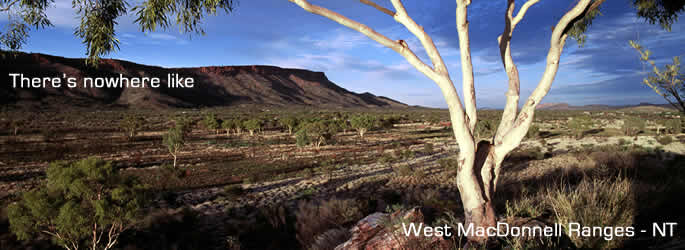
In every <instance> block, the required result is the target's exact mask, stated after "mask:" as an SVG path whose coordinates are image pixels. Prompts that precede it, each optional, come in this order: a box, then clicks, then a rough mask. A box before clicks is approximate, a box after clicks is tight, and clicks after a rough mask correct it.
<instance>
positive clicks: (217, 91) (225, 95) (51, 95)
mask: <svg viewBox="0 0 685 250" xmlns="http://www.w3.org/2000/svg"><path fill="white" fill-rule="evenodd" d="M0 66H1V67H0V73H1V74H2V78H3V79H5V80H4V81H3V82H5V84H2V85H0V103H1V104H19V105H21V104H25V103H28V104H31V105H38V106H44V105H67V106H72V105H73V106H92V105H106V106H128V107H156V108H169V107H186V108H188V107H211V106H232V105H238V104H259V105H272V106H291V105H302V106H315V107H325V108H377V107H390V108H405V107H408V105H406V104H404V103H401V102H398V101H395V100H392V99H390V98H387V97H383V96H376V95H373V94H371V93H368V92H366V93H361V94H359V93H354V92H351V91H348V90H347V89H344V88H342V87H340V86H338V85H336V84H335V83H333V82H331V81H330V80H329V79H328V78H327V77H326V75H325V74H324V73H323V72H314V71H309V70H304V69H287V68H280V67H276V66H264V65H252V66H209V67H192V68H163V67H157V66H148V65H141V64H137V63H133V62H128V61H123V60H115V59H101V60H100V63H99V65H98V66H97V67H93V66H88V65H86V64H85V61H84V59H82V58H64V57H58V56H51V55H45V54H39V53H31V54H29V53H21V52H17V53H5V54H4V56H3V57H2V58H0ZM11 73H20V74H23V75H24V77H41V78H42V77H50V78H53V77H59V78H62V80H61V81H62V82H63V83H64V84H62V86H60V87H59V88H53V87H51V86H47V87H44V88H43V87H40V88H18V87H15V86H13V77H10V74H11ZM169 74H177V75H179V76H181V77H191V78H193V79H194V86H193V87H192V88H169V87H167V75H169ZM120 75H121V77H125V78H129V79H130V78H143V77H148V78H150V77H156V78H159V79H160V80H161V84H160V85H161V86H160V87H159V88H151V87H147V88H135V87H110V88H108V87H103V88H94V87H84V86H83V84H82V82H83V79H84V78H93V79H94V78H96V77H104V78H107V77H110V78H119V77H120ZM65 76H66V77H67V78H69V77H72V78H75V79H76V82H77V83H78V84H77V85H76V87H73V88H70V87H68V86H66V82H67V79H66V78H64V77H65Z"/></svg>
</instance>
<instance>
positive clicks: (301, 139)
mask: <svg viewBox="0 0 685 250" xmlns="http://www.w3.org/2000/svg"><path fill="white" fill-rule="evenodd" d="M309 143H311V140H310V139H309V135H308V134H307V130H306V129H300V130H299V131H297V133H295V145H297V146H298V147H304V146H307V145H309Z"/></svg>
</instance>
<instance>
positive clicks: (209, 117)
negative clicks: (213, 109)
mask: <svg viewBox="0 0 685 250" xmlns="http://www.w3.org/2000/svg"><path fill="white" fill-rule="evenodd" d="M202 125H203V126H204V127H205V128H206V129H207V130H209V131H211V132H215V133H217V134H218V133H219V128H220V126H221V122H220V121H219V120H218V119H217V118H216V115H215V114H214V113H208V114H206V115H205V118H204V119H203V120H202Z"/></svg>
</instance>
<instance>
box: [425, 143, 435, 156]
mask: <svg viewBox="0 0 685 250" xmlns="http://www.w3.org/2000/svg"><path fill="white" fill-rule="evenodd" d="M434 151H435V150H434V149H433V143H430V142H427V143H425V144H423V153H424V154H427V155H430V154H433V152H434Z"/></svg>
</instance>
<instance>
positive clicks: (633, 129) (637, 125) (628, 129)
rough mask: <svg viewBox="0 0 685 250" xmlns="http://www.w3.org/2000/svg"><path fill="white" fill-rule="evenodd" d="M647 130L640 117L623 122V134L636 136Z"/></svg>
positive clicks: (628, 118)
mask: <svg viewBox="0 0 685 250" xmlns="http://www.w3.org/2000/svg"><path fill="white" fill-rule="evenodd" d="M644 129H645V121H644V120H642V119H640V118H639V117H634V116H630V117H627V118H626V119H624V120H623V128H622V130H623V134H624V135H628V136H634V135H637V134H639V133H640V132H642V130H644Z"/></svg>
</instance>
